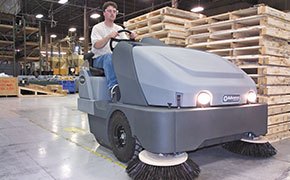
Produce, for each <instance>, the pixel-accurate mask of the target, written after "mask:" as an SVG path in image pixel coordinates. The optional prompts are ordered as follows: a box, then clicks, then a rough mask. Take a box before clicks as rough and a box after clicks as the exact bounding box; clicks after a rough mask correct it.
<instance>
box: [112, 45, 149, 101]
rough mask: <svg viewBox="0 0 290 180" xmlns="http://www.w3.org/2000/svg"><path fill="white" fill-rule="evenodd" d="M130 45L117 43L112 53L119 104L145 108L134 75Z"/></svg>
mask: <svg viewBox="0 0 290 180" xmlns="http://www.w3.org/2000/svg"><path fill="white" fill-rule="evenodd" d="M132 48H133V47H132V45H130V44H128V43H126V42H119V43H118V45H117V46H116V47H115V49H114V53H113V67H114V70H115V72H116V76H117V80H118V83H119V87H120V91H121V100H120V101H121V102H123V103H125V104H134V105H142V106H147V101H146V99H145V97H144V94H143V91H142V88H141V86H140V83H139V80H138V77H137V75H136V70H135V64H134V59H133V55H132Z"/></svg>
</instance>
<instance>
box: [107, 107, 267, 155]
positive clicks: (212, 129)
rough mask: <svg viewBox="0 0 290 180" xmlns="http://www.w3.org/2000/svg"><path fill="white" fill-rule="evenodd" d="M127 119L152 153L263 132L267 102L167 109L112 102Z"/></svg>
mask: <svg viewBox="0 0 290 180" xmlns="http://www.w3.org/2000/svg"><path fill="white" fill-rule="evenodd" d="M112 107H113V108H112V111H115V110H121V111H122V112H124V113H125V115H126V116H127V118H128V121H129V123H130V126H131V129H132V133H133V135H135V136H136V137H137V138H138V140H139V141H140V143H141V144H142V146H143V147H144V148H145V149H147V150H148V151H151V152H155V153H173V152H183V151H192V150H196V149H197V148H200V147H204V146H210V145H214V144H220V143H224V142H229V141H233V140H238V139H240V138H242V137H243V136H244V135H245V134H246V133H248V132H251V133H253V134H255V135H257V136H259V135H264V134H266V133H267V105H266V104H248V105H239V106H221V107H208V108H180V109H176V108H175V109H174V108H171V109H168V108H160V107H142V106H133V105H124V104H121V103H117V104H112Z"/></svg>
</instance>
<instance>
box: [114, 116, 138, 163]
mask: <svg viewBox="0 0 290 180" xmlns="http://www.w3.org/2000/svg"><path fill="white" fill-rule="evenodd" d="M109 140H110V143H111V146H112V150H113V153H114V155H115V156H116V157H117V159H118V160H119V161H121V162H124V163H126V162H128V161H129V160H131V159H132V157H133V156H134V152H135V138H134V137H133V136H132V132H131V128H130V125H129V122H128V120H127V117H126V116H125V114H124V113H122V112H121V111H116V112H114V113H113V115H112V116H111V119H110V124H109Z"/></svg>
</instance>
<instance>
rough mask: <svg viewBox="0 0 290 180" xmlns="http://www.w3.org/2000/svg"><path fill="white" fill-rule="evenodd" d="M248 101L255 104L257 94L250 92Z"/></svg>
mask: <svg viewBox="0 0 290 180" xmlns="http://www.w3.org/2000/svg"><path fill="white" fill-rule="evenodd" d="M247 99H248V102H249V103H255V102H256V100H257V94H256V93H255V92H254V91H250V92H248V96H247Z"/></svg>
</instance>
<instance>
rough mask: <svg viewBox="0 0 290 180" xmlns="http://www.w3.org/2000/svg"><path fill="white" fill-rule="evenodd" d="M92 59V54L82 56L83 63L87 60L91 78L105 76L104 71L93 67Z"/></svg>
mask: <svg viewBox="0 0 290 180" xmlns="http://www.w3.org/2000/svg"><path fill="white" fill-rule="evenodd" d="M93 57H94V53H92V52H90V53H86V54H84V61H85V60H87V61H88V62H89V66H90V72H91V74H92V76H105V73H104V70H103V69H102V68H95V67H93Z"/></svg>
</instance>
